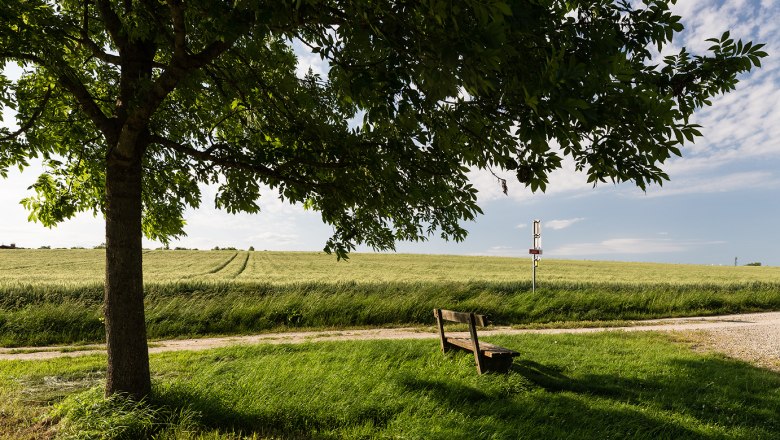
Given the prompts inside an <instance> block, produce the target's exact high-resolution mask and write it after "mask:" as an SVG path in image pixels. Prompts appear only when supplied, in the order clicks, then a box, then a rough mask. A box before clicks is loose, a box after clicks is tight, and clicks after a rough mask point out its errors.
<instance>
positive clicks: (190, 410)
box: [0, 333, 780, 440]
mask: <svg viewBox="0 0 780 440" xmlns="http://www.w3.org/2000/svg"><path fill="white" fill-rule="evenodd" d="M675 338H679V337H675V336H671V335H666V334H645V333H643V334H625V333H604V334H594V335H535V336H531V335H522V336H505V337H494V338H486V339H488V340H490V341H492V342H495V343H498V344H500V345H502V346H506V347H510V348H513V349H515V350H517V351H519V352H521V353H522V354H521V356H520V357H519V358H517V359H516V360H515V362H514V365H513V367H512V369H511V370H510V372H509V373H507V374H486V375H482V376H480V375H477V374H476V372H475V371H474V361H473V357H472V356H470V355H469V354H466V353H463V352H458V353H451V354H448V355H443V354H442V353H441V352H440V351H439V349H438V342H437V341H409V340H407V341H351V342H331V343H308V344H301V345H277V346H262V345H261V346H254V347H231V348H222V349H216V350H209V351H206V352H179V353H165V354H158V355H153V356H152V357H151V367H152V371H153V384H154V388H153V395H152V396H151V398H150V399H149V400H147V401H145V402H143V403H141V404H137V403H133V402H128V401H125V400H122V399H121V398H112V399H110V400H106V399H104V398H103V394H102V389H101V386H102V381H103V377H104V375H103V370H104V368H105V361H106V359H105V356H97V355H96V356H88V357H79V358H71V359H54V360H47V361H12V362H11V361H0V377H3V378H5V379H6V380H4V381H3V382H2V383H0V438H3V435H5V438H9V439H15V440H27V439H30V440H31V439H38V438H42V437H46V436H47V435H49V434H51V433H53V432H54V431H53V430H54V429H56V433H57V435H58V438H64V439H114V438H117V439H118V438H127V439H143V438H150V439H151V438H156V439H236V440H237V439H261V438H263V439H270V438H301V439H370V438H404V439H461V438H462V439H466V438H480V439H513V440H514V439H541V438H544V439H585V440H588V439H599V440H600V439H624V438H631V439H648V440H649V439H675V440H677V439H715V438H717V439H751V440H757V439H775V438H777V433H778V432H780V393H778V390H779V389H780V375H778V374H777V373H773V372H770V371H766V370H762V369H759V368H755V367H753V366H751V365H748V364H746V363H743V362H739V361H735V360H731V359H727V358H724V357H722V356H719V355H717V354H703V353H697V352H694V351H692V350H690V344H691V343H690V342H689V341H685V340H680V339H675Z"/></svg>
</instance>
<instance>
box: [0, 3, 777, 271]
mask: <svg viewBox="0 0 780 440" xmlns="http://www.w3.org/2000/svg"><path fill="white" fill-rule="evenodd" d="M674 10H675V12H677V13H678V14H679V15H682V16H683V23H684V24H685V26H686V30H685V31H684V33H683V34H682V35H680V36H679V37H678V38H677V39H676V40H675V42H674V45H673V46H670V47H668V48H667V49H666V50H665V51H664V52H665V53H666V52H676V51H677V50H679V48H680V47H682V46H685V47H687V48H688V49H689V50H691V51H693V52H694V53H695V52H697V51H703V50H704V49H706V47H707V46H708V43H706V42H705V39H706V38H710V37H716V36H720V34H721V33H722V32H724V31H725V30H728V29H730V30H731V32H732V36H734V37H738V38H742V39H743V40H752V41H754V42H764V43H767V48H766V50H767V52H769V57H768V58H765V59H764V62H763V65H764V67H763V68H761V69H759V70H758V71H755V72H753V73H751V74H750V75H747V76H745V77H744V78H743V80H742V82H741V83H740V84H739V86H738V87H737V90H736V91H734V92H732V93H730V94H728V95H726V96H723V97H718V98H717V99H715V100H713V104H714V105H713V107H711V108H708V109H705V110H704V111H701V112H700V113H698V114H697V115H696V116H695V122H697V123H699V124H701V125H702V126H703V127H704V128H703V130H702V133H703V134H704V136H703V138H700V139H698V140H697V142H696V144H692V145H688V146H686V148H684V150H683V157H682V158H678V159H676V160H673V161H671V162H668V163H667V166H666V168H665V169H666V170H667V172H668V173H669V175H670V176H671V181H670V182H668V183H666V184H665V185H664V186H663V187H652V188H649V189H648V191H647V192H646V193H643V192H642V191H640V190H639V189H636V188H634V187H632V186H631V185H628V184H622V185H606V184H604V185H600V186H598V187H597V188H595V189H594V188H592V187H591V185H589V184H587V183H586V182H585V177H584V176H583V175H580V174H577V173H576V172H574V171H573V169H572V167H571V164H568V166H567V167H564V169H562V170H560V171H558V172H556V173H554V174H553V175H552V176H551V183H550V186H549V188H548V191H547V193H544V194H541V193H540V194H531V192H530V191H529V190H526V189H525V188H523V187H522V186H521V185H511V184H510V188H509V195H508V196H505V195H504V194H503V193H502V192H501V189H500V187H499V185H498V184H497V183H496V181H495V178H493V177H492V176H491V175H490V174H488V173H484V172H474V173H472V176H471V177H472V180H473V182H474V184H475V186H476V187H477V188H478V189H479V190H480V204H481V206H482V208H483V210H484V211H485V215H483V216H480V217H479V218H478V219H477V221H476V222H473V223H469V224H467V225H466V226H467V229H469V231H470V235H469V237H468V238H467V239H466V240H465V241H464V242H461V243H447V242H443V241H441V240H439V239H437V238H433V239H431V241H429V242H426V243H399V244H398V251H400V252H413V253H435V254H440V253H446V254H466V255H497V256H527V253H528V247H529V246H530V244H531V227H530V226H531V222H532V221H533V220H534V219H540V220H541V221H542V244H543V248H544V257H545V258H565V259H589V260H621V261H656V262H670V263H695V264H721V265H732V264H734V258H735V257H737V258H738V259H739V264H745V263H748V262H754V261H759V262H762V263H763V264H764V265H773V266H777V265H780V230H779V229H778V225H780V221H779V220H780V203H779V202H780V25H779V24H778V23H780V2H779V1H777V0H763V1H756V0H753V1H747V0H744V1H737V0H728V1H707V0H680V1H679V2H678V4H677V5H675V6H674ZM300 55H301V56H300V66H299V67H300V70H301V71H305V70H307V69H308V68H309V67H311V68H312V69H314V70H315V71H318V72H321V73H325V72H326V71H327V68H326V66H324V65H322V64H321V62H320V61H319V57H318V56H314V55H311V54H306V53H303V52H302V53H301V54H300ZM3 119H4V120H5V121H6V123H8V121H9V120H12V115H11V114H10V113H9V112H7V111H5V112H4V118H3ZM38 172H39V168H37V167H31V168H29V169H27V170H25V172H24V173H19V172H17V171H12V172H11V174H10V176H9V178H8V179H7V180H5V181H2V182H0V185H2V186H0V188H1V189H0V206H3V213H2V214H0V242H3V243H5V244H8V243H11V242H15V243H16V244H17V245H19V246H24V247H38V246H42V245H50V246H55V247H57V246H67V247H70V246H94V245H96V244H99V243H101V242H103V241H104V240H103V226H104V225H103V220H102V219H101V218H93V217H92V216H91V215H90V214H80V215H79V216H77V217H76V218H75V219H72V220H70V221H67V222H65V223H63V224H61V225H60V226H58V227H57V228H55V229H47V228H44V227H42V226H41V225H40V224H35V223H28V222H27V213H26V212H25V211H24V209H23V208H22V206H21V205H19V200H20V199H22V198H23V197H25V196H26V194H27V193H28V191H27V187H28V186H29V185H30V184H31V183H32V182H33V181H34V180H35V178H36V177H37V175H38ZM507 177H511V176H509V175H508V176H507ZM508 180H509V181H510V182H511V178H510V179H508ZM212 200H213V190H212V189H210V188H204V202H203V207H202V208H201V209H199V210H197V211H189V212H188V213H187V215H186V219H187V223H188V224H187V228H186V231H187V233H188V236H187V237H185V238H184V239H182V240H180V241H177V242H173V243H172V246H185V247H197V248H200V249H210V248H213V247H214V246H236V247H240V248H247V247H249V246H254V247H255V249H258V250H262V249H268V250H320V249H322V247H323V245H324V243H325V240H326V239H327V238H328V237H329V235H330V233H331V230H330V227H328V226H327V225H324V224H322V222H321V221H320V219H319V216H318V215H317V213H314V212H307V211H304V210H303V209H302V208H300V207H298V206H290V205H287V204H284V203H282V202H280V201H279V200H278V199H276V198H275V196H274V194H273V193H271V192H268V193H267V194H266V195H265V197H263V199H262V200H261V208H262V209H263V212H261V213H260V214H258V215H231V214H227V213H225V212H221V211H217V210H215V209H214V208H213V203H212ZM145 245H146V246H148V247H157V246H159V244H158V243H153V242H146V243H145ZM361 250H366V249H362V248H361Z"/></svg>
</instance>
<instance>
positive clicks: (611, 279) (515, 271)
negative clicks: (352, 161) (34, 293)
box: [0, 249, 780, 287]
mask: <svg viewBox="0 0 780 440" xmlns="http://www.w3.org/2000/svg"><path fill="white" fill-rule="evenodd" d="M143 257H144V278H145V281H146V282H147V283H154V284H159V283H163V284H165V283H177V282H191V281H197V282H206V283H208V282H217V283H220V282H244V283H268V284H274V285H278V284H291V283H293V284H299V283H342V282H347V283H350V282H358V283H388V282H392V283H426V282H432V283H439V282H458V283H460V282H480V281H484V282H500V283H505V282H509V283H518V282H519V283H525V282H530V280H531V270H530V269H531V268H530V264H531V263H530V259H528V258H504V257H468V256H452V255H413V254H351V256H350V259H349V261H346V262H345V261H336V258H335V257H334V256H332V255H326V254H324V253H321V252H319V253H318V252H262V251H258V252H246V251H145V252H144V254H143ZM104 269H105V251H104V250H91V249H88V250H71V249H68V250H57V249H52V250H43V249H41V250H0V286H4V287H8V286H13V285H22V286H24V285H36V286H43V285H47V286H56V287H68V286H71V287H72V286H78V287H85V286H86V287H91V286H93V285H96V284H101V283H102V282H103V279H104V272H103V271H104ZM539 280H540V283H542V284H544V283H548V282H553V283H557V282H563V283H608V284H629V285H631V284H648V283H650V284H655V283H664V284H700V283H710V284H744V283H752V282H767V283H780V267H745V266H740V267H733V266H697V265H682V264H658V263H617V262H606V261H576V260H547V259H545V260H543V261H542V262H541V266H540V268H539Z"/></svg>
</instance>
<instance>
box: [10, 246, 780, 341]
mask: <svg viewBox="0 0 780 440" xmlns="http://www.w3.org/2000/svg"><path fill="white" fill-rule="evenodd" d="M103 255H104V254H103V251H99V250H14V251H0V345H5V346H20V345H44V344H58V343H72V342H97V341H100V340H102V338H103V325H102V322H101V313H100V308H101V303H102V297H103V291H102V289H103V288H102V281H101V280H102V279H103V268H104V266H103V264H104V263H103V258H104V256H103ZM144 258H145V260H144V261H145V262H144V264H145V267H144V271H145V280H146V308H147V315H146V316H147V327H148V334H149V336H150V337H151V338H167V337H183V336H198V335H208V334H236V333H249V332H257V331H267V330H278V329H285V328H291V327H295V328H326V327H331V328H332V327H361V326H401V325H430V324H431V322H432V317H431V312H430V310H431V309H432V308H434V307H444V308H454V309H459V310H472V311H476V312H480V313H486V314H488V315H490V316H491V317H492V319H493V320H494V322H496V323H500V324H517V325H541V324H544V323H551V322H562V321H585V320H587V321H607V320H633V319H643V318H656V317H671V316H683V315H709V314H722V313H735V312H751V311H762V310H780V268H775V267H710V266H693V265H664V264H639V263H611V262H592V261H555V260H544V261H542V266H541V269H540V274H539V289H537V292H536V293H535V294H532V293H531V286H530V268H529V261H528V259H513V258H493V257H455V256H429V255H393V254H390V255H375V254H355V255H353V256H352V258H351V259H350V261H349V262H337V261H336V260H335V258H334V257H332V256H327V255H324V254H318V253H292V252H244V251H148V252H146V253H145V254H144Z"/></svg>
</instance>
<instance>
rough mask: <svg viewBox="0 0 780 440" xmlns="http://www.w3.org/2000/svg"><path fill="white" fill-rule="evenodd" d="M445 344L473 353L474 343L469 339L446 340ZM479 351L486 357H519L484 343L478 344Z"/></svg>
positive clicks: (508, 350) (510, 351)
mask: <svg viewBox="0 0 780 440" xmlns="http://www.w3.org/2000/svg"><path fill="white" fill-rule="evenodd" d="M446 341H447V343H449V344H452V345H455V346H457V347H460V348H463V349H466V350H469V351H474V343H473V342H471V339H470V338H452V337H447V338H446ZM479 351H480V352H481V353H482V354H483V355H485V356H487V357H499V356H511V357H515V356H519V355H520V353H518V352H516V351H514V350H510V349H508V348H504V347H499V346H498V345H493V344H488V343H486V342H480V343H479Z"/></svg>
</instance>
